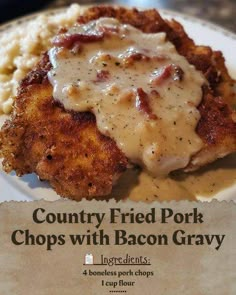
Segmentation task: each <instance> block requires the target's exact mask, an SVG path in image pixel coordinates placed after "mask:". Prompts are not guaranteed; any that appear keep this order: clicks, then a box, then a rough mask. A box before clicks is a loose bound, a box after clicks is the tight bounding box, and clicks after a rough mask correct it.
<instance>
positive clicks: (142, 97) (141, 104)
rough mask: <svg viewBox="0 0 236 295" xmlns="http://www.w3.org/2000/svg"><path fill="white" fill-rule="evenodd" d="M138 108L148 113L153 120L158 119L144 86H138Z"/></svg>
mask: <svg viewBox="0 0 236 295" xmlns="http://www.w3.org/2000/svg"><path fill="white" fill-rule="evenodd" d="M135 106H136V108H137V109H138V110H139V111H141V112H144V113H145V114H147V115H148V118H149V119H151V120H156V119H157V116H156V115H155V114H153V113H152V110H151V108H150V106H149V104H148V95H147V93H146V92H145V91H143V89H142V88H137V95H136V104H135Z"/></svg>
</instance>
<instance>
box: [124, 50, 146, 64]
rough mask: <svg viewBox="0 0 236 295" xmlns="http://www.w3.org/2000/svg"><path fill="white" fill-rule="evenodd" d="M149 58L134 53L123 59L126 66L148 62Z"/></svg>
mask: <svg viewBox="0 0 236 295" xmlns="http://www.w3.org/2000/svg"><path fill="white" fill-rule="evenodd" d="M150 60H151V58H150V57H149V56H147V55H145V54H143V53H139V52H135V53H132V54H130V55H129V56H128V57H126V58H125V60H124V61H125V64H126V65H132V64H134V62H135V61H150Z"/></svg>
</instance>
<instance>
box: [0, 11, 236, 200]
mask: <svg viewBox="0 0 236 295" xmlns="http://www.w3.org/2000/svg"><path fill="white" fill-rule="evenodd" d="M100 17H114V18H117V19H118V20H119V21H120V22H121V23H127V24H130V25H132V26H134V27H136V28H138V29H140V30H142V31H143V32H146V33H157V32H165V33H166V35H167V39H168V40H169V41H171V42H172V43H173V44H174V45H175V47H176V49H177V51H178V52H179V54H181V55H183V56H185V57H186V58H187V60H188V61H189V63H191V64H193V65H194V66H195V67H196V68H197V69H198V70H199V71H201V72H202V73H203V74H204V75H205V77H206V79H207V80H208V82H209V85H208V86H204V88H203V98H202V102H201V104H200V105H199V111H200V114H201V119H200V121H199V123H198V126H197V133H198V135H199V136H200V137H201V139H202V140H203V142H204V148H203V149H202V150H201V151H200V152H198V153H197V154H196V155H194V156H193V157H192V159H191V161H190V163H189V165H188V166H187V167H186V168H185V170H186V171H190V170H196V169H197V168H198V167H200V166H202V165H205V164H207V163H209V162H212V161H214V160H216V159H217V158H220V157H224V156H225V155H227V154H229V153H232V152H234V151H236V124H235V122H234V120H233V116H235V114H234V112H233V110H232V106H233V105H234V104H235V95H234V93H233V84H234V81H233V80H232V79H231V78H230V76H229V74H228V72H227V69H226V67H225V64H224V58H223V56H222V54H221V53H220V52H218V51H217V52H216V51H212V50H211V48H209V47H205V46H196V45H195V44H194V42H193V41H192V40H191V39H190V38H189V37H188V36H187V34H186V33H185V32H184V30H183V28H182V26H181V25H180V24H179V23H177V22H176V21H174V20H171V21H165V20H163V19H162V18H161V16H160V15H159V13H158V12H157V11H156V10H146V11H138V10H137V9H130V10H129V9H125V8H120V7H119V8H114V7H108V6H100V7H92V8H89V9H88V10H87V11H86V12H85V13H84V14H83V16H81V17H80V18H79V20H78V22H79V23H87V22H89V21H91V20H94V19H98V18H100ZM50 68H51V64H50V62H49V58H48V56H47V54H44V55H43V57H42V59H41V62H40V63H39V64H38V66H37V68H36V69H34V70H33V71H31V72H30V73H29V74H28V76H27V77H26V78H25V79H24V80H23V81H22V83H21V85H20V87H19V91H18V96H17V97H16V100H15V105H14V111H13V114H12V116H11V118H10V120H8V121H6V123H5V124H4V126H3V128H2V130H1V133H0V153H1V154H0V156H1V157H3V158H4V160H3V168H4V170H5V171H6V172H10V171H12V170H15V171H16V173H17V175H23V174H26V173H32V172H35V173H37V175H38V176H39V177H40V178H41V179H44V180H48V181H49V182H50V184H51V185H52V187H53V188H54V189H55V190H56V192H57V193H58V194H59V195H61V196H63V197H69V198H72V199H77V200H80V199H81V198H82V197H87V198H92V197H97V196H105V195H107V194H109V193H110V192H111V190H112V186H113V185H114V183H115V182H116V181H117V179H118V178H119V176H120V175H121V174H122V172H124V171H125V170H126V168H127V167H128V159H127V158H126V157H125V155H124V154H123V153H122V152H121V151H120V150H119V149H118V147H117V145H116V143H115V142H114V141H113V140H112V139H110V138H108V137H106V136H104V135H102V134H101V133H100V132H99V131H98V129H97V127H96V119H95V117H94V115H93V114H92V113H88V112H86V113H76V112H69V111H66V110H65V109H64V108H63V106H62V105H60V104H59V103H58V102H57V101H56V100H54V99H53V97H52V86H51V85H50V83H49V81H48V78H47V73H48V71H49V70H50Z"/></svg>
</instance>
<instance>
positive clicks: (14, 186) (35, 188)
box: [0, 10, 236, 202]
mask: <svg viewBox="0 0 236 295" xmlns="http://www.w3.org/2000/svg"><path fill="white" fill-rule="evenodd" d="M54 12H55V11H54ZM50 13H51V12H50ZM161 14H162V16H164V17H165V18H175V19H176V20H177V21H179V22H180V23H181V24H182V25H183V26H184V28H185V30H186V32H187V33H188V35H189V36H190V37H191V38H193V39H194V41H195V42H196V44H199V45H209V46H211V47H212V48H213V49H215V50H221V51H222V52H223V54H224V56H225V59H226V65H227V67H228V69H229V72H230V74H231V76H232V77H233V78H236V57H235V52H236V35H234V34H233V33H231V32H229V31H227V30H224V29H222V28H220V27H218V26H215V25H213V24H211V23H208V22H205V21H202V20H199V19H196V18H193V17H189V16H186V15H183V14H180V13H175V12H171V11H166V10H162V11H161ZM33 17H35V15H33ZM33 17H32V16H28V17H25V18H21V19H20V20H16V21H14V22H11V23H8V24H6V25H3V26H1V27H0V33H1V31H5V30H7V29H9V27H12V26H14V25H16V23H18V25H19V23H22V22H23V23H25V22H27V21H29V20H30V19H32V18H33ZM1 121H3V117H0V125H1ZM42 198H44V199H46V200H49V201H54V200H57V199H59V196H58V195H57V194H56V193H55V192H54V191H53V189H52V188H51V187H50V186H49V185H48V184H47V183H45V182H40V181H39V180H38V178H37V176H36V175H34V174H31V175H26V176H23V177H21V178H18V177H16V176H15V175H14V173H12V174H10V175H6V174H5V173H4V172H3V171H2V170H1V168H0V201H1V202H2V201H10V200H17V201H20V200H21V201H22V200H26V201H30V200H31V201H32V200H39V199H42ZM214 198H216V199H219V200H230V199H234V200H236V184H235V185H234V186H231V187H230V188H228V189H226V190H224V191H221V192H220V193H218V194H217V195H215V196H214ZM199 200H202V201H204V200H205V199H204V197H199ZM208 200H209V199H208Z"/></svg>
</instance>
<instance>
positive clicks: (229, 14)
mask: <svg viewBox="0 0 236 295" xmlns="http://www.w3.org/2000/svg"><path fill="white" fill-rule="evenodd" d="M104 2H105V3H109V4H121V5H129V6H138V7H155V8H162V9H163V8H164V9H170V10H174V11H178V12H182V13H186V14H188V15H192V16H195V17H198V18H201V19H204V20H208V21H211V22H213V23H215V24H218V25H220V26H222V27H224V28H227V29H229V30H231V31H233V32H236V16H235V14H236V0H191V1H187V0H136V1H135V0H110V1H104V0H99V1H89V0H87V1H86V0H80V1H76V0H74V1H73V0H72V1H71V0H51V1H49V0H48V1H46V0H37V1H31V0H21V1H17V0H0V23H1V22H4V21H6V20H10V19H12V18H14V17H17V16H21V15H24V14H26V13H30V12H33V11H37V10H39V9H45V8H56V7H62V6H66V5H70V4H71V3H79V4H92V3H98V4H101V3H104Z"/></svg>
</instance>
